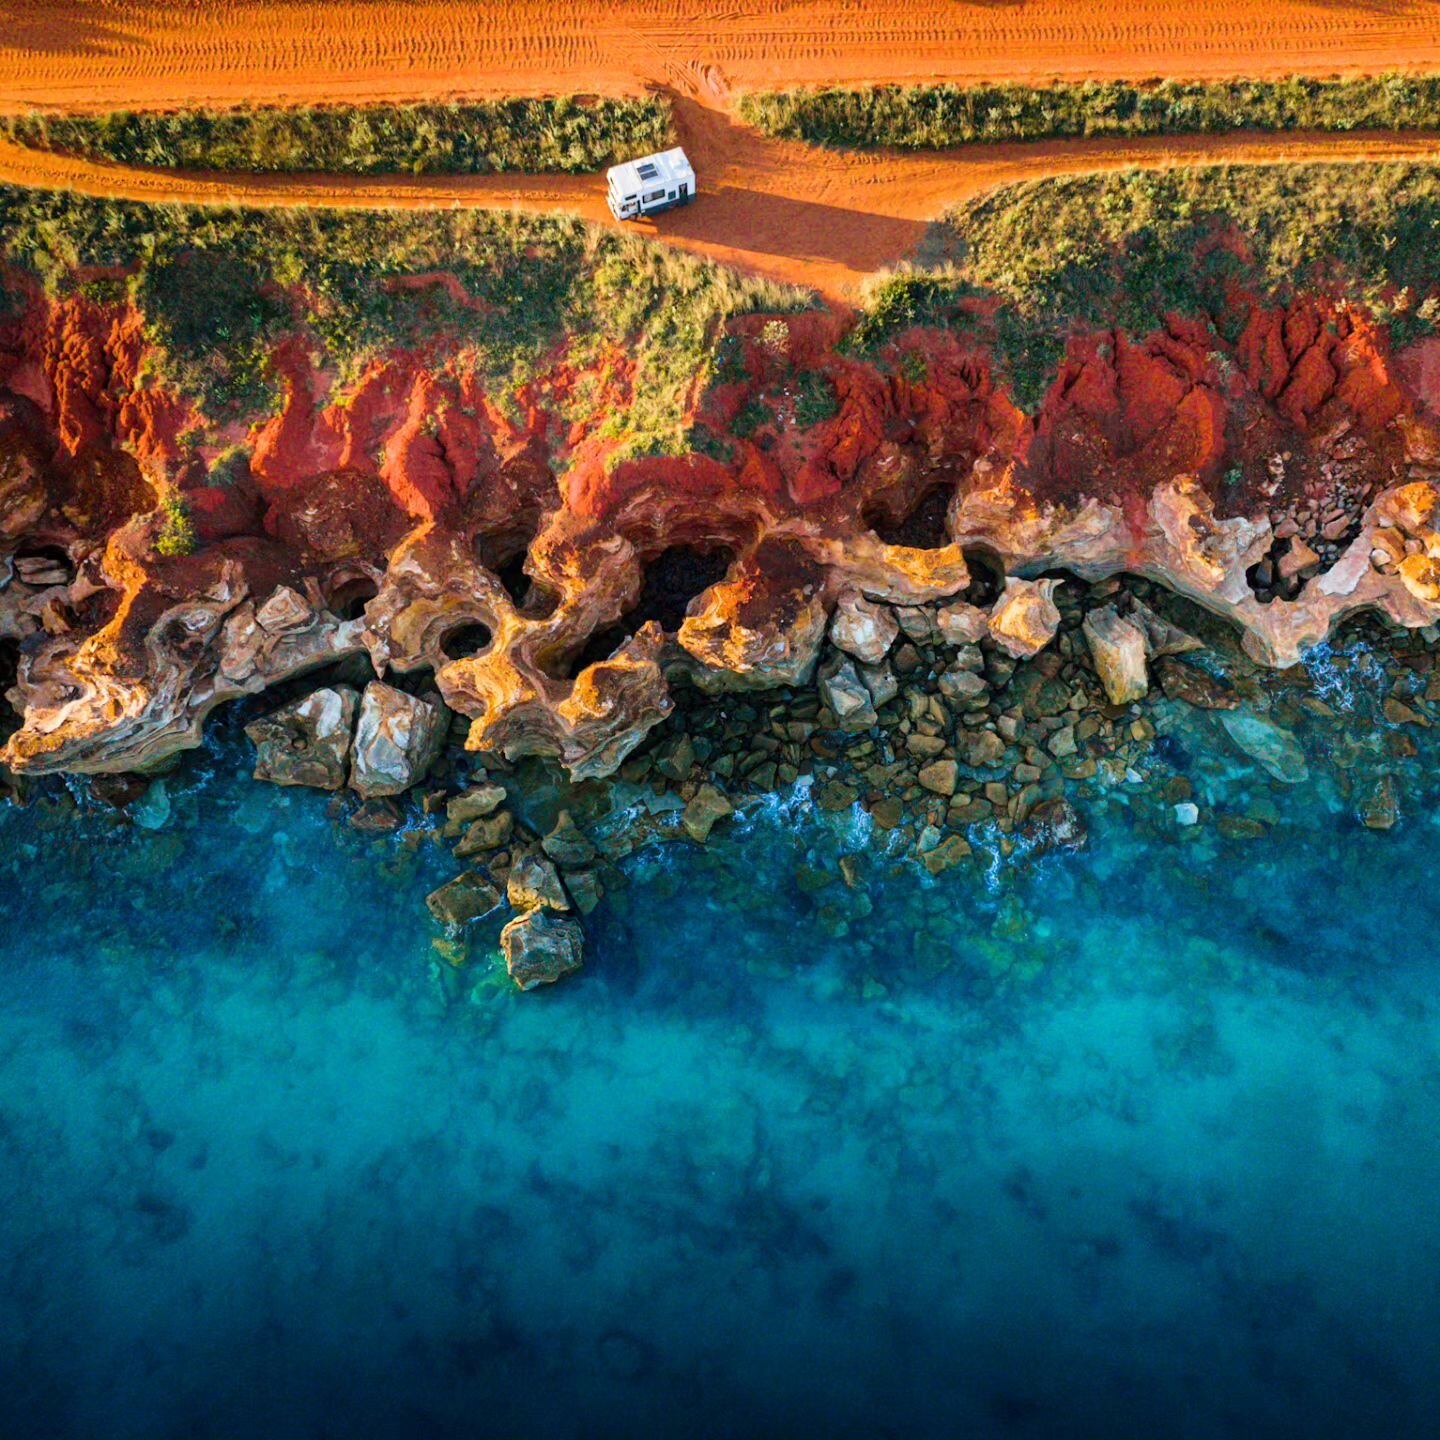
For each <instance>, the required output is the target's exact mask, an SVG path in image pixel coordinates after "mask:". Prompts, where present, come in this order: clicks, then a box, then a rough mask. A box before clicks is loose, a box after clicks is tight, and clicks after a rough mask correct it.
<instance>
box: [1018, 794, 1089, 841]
mask: <svg viewBox="0 0 1440 1440" xmlns="http://www.w3.org/2000/svg"><path fill="white" fill-rule="evenodd" d="M1022 833H1023V834H1024V835H1025V838H1026V839H1027V840H1029V841H1031V842H1032V843H1033V844H1034V845H1035V848H1036V850H1037V851H1039V852H1040V853H1042V854H1043V853H1044V852H1045V851H1047V850H1054V849H1060V850H1079V849H1080V848H1081V847H1082V846H1083V845H1084V844H1085V841H1086V840H1087V839H1088V838H1089V828H1088V827H1087V826H1086V824H1085V821H1084V819H1083V818H1082V816H1081V815H1080V812H1079V811H1078V810H1076V808H1075V807H1074V806H1073V805H1072V804H1071V803H1070V802H1069V801H1068V800H1066V799H1063V798H1061V797H1059V796H1057V797H1056V798H1055V799H1053V800H1042V801H1041V802H1040V803H1039V804H1038V805H1037V806H1036V807H1035V808H1034V810H1032V811H1031V812H1030V818H1029V819H1028V820H1026V822H1025V825H1024V829H1023V832H1022Z"/></svg>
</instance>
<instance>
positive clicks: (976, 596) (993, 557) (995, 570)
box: [958, 546, 1064, 610]
mask: <svg viewBox="0 0 1440 1440" xmlns="http://www.w3.org/2000/svg"><path fill="white" fill-rule="evenodd" d="M965 566H966V568H967V569H968V570H969V571H970V583H969V584H968V585H967V586H966V587H965V588H964V589H963V590H962V591H961V592H960V595H959V597H958V598H959V599H961V600H964V601H965V602H966V603H967V604H970V605H978V606H980V607H981V609H984V610H988V609H989V608H990V607H991V606H992V605H993V604H994V603H995V602H996V601H997V600H998V599H999V598H1000V592H1001V591H1002V590H1004V588H1005V563H1004V561H1002V560H1001V558H1000V557H999V556H998V555H997V554H995V552H994V551H993V550H985V549H981V548H979V547H973V546H972V547H967V548H966V550H965ZM1054 573H1055V574H1057V575H1060V574H1062V573H1064V572H1061V571H1055V572H1054Z"/></svg>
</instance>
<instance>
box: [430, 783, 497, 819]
mask: <svg viewBox="0 0 1440 1440" xmlns="http://www.w3.org/2000/svg"><path fill="white" fill-rule="evenodd" d="M504 803H505V791H504V789H503V788H502V787H501V786H499V785H479V786H477V787H476V788H475V789H473V790H467V791H466V792H465V793H464V794H463V795H457V796H455V798H454V799H453V800H449V801H447V802H446V805H445V818H446V819H447V820H452V821H454V822H455V824H457V825H468V824H469V823H470V822H471V821H472V820H480V819H483V818H484V817H485V816H486V815H489V814H490V813H491V812H492V811H493V810H494V809H495V808H496V806H498V805H503V804H504Z"/></svg>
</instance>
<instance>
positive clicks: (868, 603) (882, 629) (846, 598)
mask: <svg viewBox="0 0 1440 1440" xmlns="http://www.w3.org/2000/svg"><path fill="white" fill-rule="evenodd" d="M899 633H900V624H899V622H898V621H897V620H896V619H895V616H894V615H893V614H892V613H891V611H890V609H889V607H888V606H885V605H878V604H876V603H875V601H873V600H867V599H866V598H865V597H864V596H863V595H862V594H861V593H860V592H859V591H858V590H846V591H845V592H844V593H843V594H842V595H841V596H840V599H839V601H838V602H837V604H836V606H835V614H834V615H833V616H832V617H831V620H830V643H831V644H832V645H834V646H835V647H836V648H837V649H839V650H843V651H844V652H845V653H846V654H847V655H850V656H853V657H854V658H855V659H856V660H860V661H863V662H864V663H865V664H867V665H877V664H879V662H880V661H881V660H883V659H884V658H885V656H886V655H887V654H888V653H889V650H890V647H891V645H893V644H894V643H895V638H896V636H898V635H899Z"/></svg>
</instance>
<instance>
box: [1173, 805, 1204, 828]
mask: <svg viewBox="0 0 1440 1440" xmlns="http://www.w3.org/2000/svg"><path fill="white" fill-rule="evenodd" d="M1171 808H1172V809H1173V811H1174V812H1175V823H1176V824H1177V825H1180V826H1183V827H1187V828H1188V827H1189V826H1191V825H1198V824H1199V823H1200V807H1199V806H1198V805H1197V804H1196V803H1195V802H1194V801H1193V800H1182V801H1180V803H1179V804H1178V805H1174V806H1172V807H1171Z"/></svg>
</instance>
